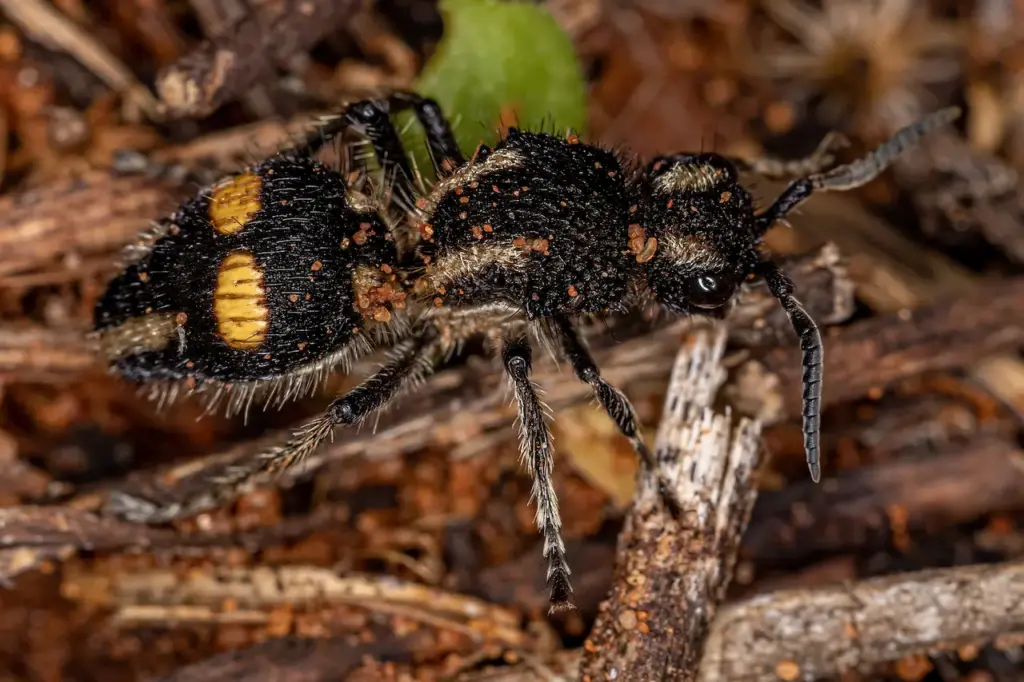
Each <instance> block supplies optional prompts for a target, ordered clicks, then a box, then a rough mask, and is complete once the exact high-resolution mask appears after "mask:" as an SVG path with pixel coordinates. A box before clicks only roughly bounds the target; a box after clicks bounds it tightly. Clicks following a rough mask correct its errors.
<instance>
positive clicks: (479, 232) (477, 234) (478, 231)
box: [470, 225, 484, 239]
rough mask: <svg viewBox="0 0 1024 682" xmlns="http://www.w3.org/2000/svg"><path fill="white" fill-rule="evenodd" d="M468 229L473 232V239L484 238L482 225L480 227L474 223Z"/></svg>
mask: <svg viewBox="0 0 1024 682" xmlns="http://www.w3.org/2000/svg"><path fill="white" fill-rule="evenodd" d="M470 231H471V232H472V233H473V238H474V239H483V238H484V229H483V228H482V227H480V226H479V225H474V226H473V227H472V228H470Z"/></svg>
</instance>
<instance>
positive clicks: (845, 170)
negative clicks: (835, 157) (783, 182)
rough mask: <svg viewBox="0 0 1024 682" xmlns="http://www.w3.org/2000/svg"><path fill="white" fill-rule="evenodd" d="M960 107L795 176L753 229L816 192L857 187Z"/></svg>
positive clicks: (782, 215) (952, 117)
mask: <svg viewBox="0 0 1024 682" xmlns="http://www.w3.org/2000/svg"><path fill="white" fill-rule="evenodd" d="M961 113H962V112H961V110H960V107H948V108H946V109H940V110H938V111H936V112H934V113H932V114H929V115H927V116H925V117H924V118H922V119H920V120H919V121H916V122H914V123H911V124H910V125H908V126H905V127H904V128H902V129H900V130H899V131H898V132H897V133H896V134H895V135H893V136H892V137H891V138H889V139H888V140H886V141H885V142H883V143H882V144H881V145H879V146H878V148H876V149H875V151H873V152H871V153H870V154H868V155H867V156H865V157H864V158H862V159H858V160H856V161H853V162H852V163H848V164H845V165H842V166H837V167H835V168H833V169H832V170H829V171H825V172H823V173H815V174H814V175H809V176H807V177H803V178H798V179H796V180H794V181H793V182H791V183H789V186H788V187H786V189H785V190H783V192H782V194H780V195H779V197H778V198H777V199H776V200H775V201H774V202H773V203H772V205H771V206H769V207H768V208H767V209H766V210H765V211H764V212H763V213H761V214H760V215H759V216H757V220H756V222H755V229H756V230H757V233H758V234H764V233H765V232H767V231H768V228H770V227H771V226H772V225H774V224H775V223H776V221H779V220H782V219H783V218H785V217H786V214H787V213H789V212H790V211H792V210H793V209H794V208H796V207H797V206H799V205H800V204H801V203H803V202H804V201H805V200H806V199H807V198H808V197H810V196H811V195H812V194H814V193H815V192H841V191H846V190H851V189H856V188H857V187H860V186H861V185H865V184H867V183H869V182H871V181H872V180H874V179H875V178H877V177H878V176H879V175H880V174H881V173H882V171H884V170H885V169H886V168H888V167H889V166H891V165H892V163H893V162H894V161H895V160H896V159H897V158H898V157H899V155H900V154H902V153H903V152H905V151H906V150H907V149H909V148H910V147H912V146H913V145H915V144H917V142H918V141H919V140H920V139H921V138H922V137H924V136H925V135H927V134H928V133H930V132H932V131H933V130H935V129H936V128H940V127H942V126H944V125H949V124H950V123H952V122H953V121H955V120H956V119H958V118H960V114H961Z"/></svg>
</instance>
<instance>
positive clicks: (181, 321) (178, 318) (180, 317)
mask: <svg viewBox="0 0 1024 682" xmlns="http://www.w3.org/2000/svg"><path fill="white" fill-rule="evenodd" d="M186 322H188V313H178V314H177V315H175V316H174V324H175V326H178V327H184V326H185V323H186Z"/></svg>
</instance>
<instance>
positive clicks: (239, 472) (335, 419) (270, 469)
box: [106, 327, 447, 523]
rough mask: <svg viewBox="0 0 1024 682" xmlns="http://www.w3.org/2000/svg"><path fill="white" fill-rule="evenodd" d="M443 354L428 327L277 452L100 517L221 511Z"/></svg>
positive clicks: (117, 503) (113, 500)
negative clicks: (166, 500)
mask: <svg viewBox="0 0 1024 682" xmlns="http://www.w3.org/2000/svg"><path fill="white" fill-rule="evenodd" d="M446 351H447V348H446V346H445V344H444V342H442V341H441V340H440V338H439V336H438V334H437V333H436V331H435V329H434V328H433V327H427V328H426V330H425V331H424V332H423V333H421V334H420V335H418V336H416V337H414V338H411V339H409V340H407V341H405V342H403V343H401V344H399V345H398V346H397V347H396V348H395V349H394V350H393V351H392V353H391V356H390V358H389V360H388V362H387V363H386V364H385V365H384V366H383V367H382V368H381V369H380V370H378V371H377V372H376V373H375V374H374V375H372V376H371V377H370V378H368V379H367V380H366V381H364V382H363V383H362V384H360V385H359V386H357V387H355V388H354V389H352V390H351V391H349V392H348V393H346V394H345V395H343V396H340V397H338V398H336V399H335V400H334V401H333V402H332V403H331V404H330V406H329V407H328V408H327V410H326V411H325V412H324V414H322V415H320V416H319V417H316V418H314V419H311V420H310V421H308V422H307V423H306V424H305V425H303V426H302V427H301V428H300V429H299V430H298V431H296V432H295V433H294V434H293V435H292V438H291V439H290V440H289V441H288V442H286V443H285V444H284V445H283V446H280V447H277V448H272V449H270V450H267V451H265V452H261V453H258V454H256V455H253V456H251V457H249V458H247V459H245V460H243V461H241V462H239V463H237V464H234V465H232V466H231V467H229V468H227V469H226V470H225V471H224V472H222V473H221V474H220V475H218V476H216V477H213V478H210V479H209V480H208V481H206V482H205V483H206V486H204V489H202V490H200V491H198V492H197V493H195V494H193V495H191V496H189V497H187V498H185V499H184V500H182V501H179V502H174V503H170V504H163V505H161V504H158V503H155V502H152V501H149V500H145V499H142V498H138V497H135V496H131V495H128V494H125V493H116V494H112V495H111V497H110V500H109V501H108V503H107V508H106V511H107V512H108V513H111V514H114V515H115V516H119V517H121V518H124V519H126V520H128V521H133V522H136V523H166V522H168V521H171V520H173V519H177V518H184V517H189V516H195V515H196V514H198V513H200V512H202V511H205V510H207V509H211V508H215V507H219V506H222V505H225V504H227V503H229V502H231V501H233V500H234V499H235V498H237V497H238V495H240V494H241V493H243V492H245V491H247V490H249V489H251V488H253V487H255V485H256V484H257V483H258V482H259V481H260V479H261V478H262V477H264V476H266V475H272V474H275V473H280V472H282V471H284V470H286V469H288V468H290V467H292V466H294V465H296V464H298V463H300V462H302V460H304V459H305V458H306V457H308V456H309V455H310V454H312V453H313V452H314V451H315V450H316V449H317V448H318V447H319V446H320V445H321V444H322V443H323V442H324V441H325V440H326V439H328V438H329V437H330V436H331V433H332V432H333V430H334V427H336V426H350V425H353V424H358V423H359V422H361V421H362V420H363V419H365V418H366V417H367V416H369V415H370V414H372V413H374V412H376V411H377V410H379V409H380V408H382V407H384V405H386V404H387V403H388V402H389V401H390V400H391V399H392V398H394V397H395V396H396V395H397V394H398V393H399V392H400V391H402V390H403V389H404V388H406V387H407V386H409V385H410V384H411V383H413V382H415V381H418V380H421V379H423V378H425V377H426V376H428V375H429V374H431V373H432V372H433V371H434V369H435V368H436V367H437V365H438V364H439V363H440V362H441V361H442V360H443V359H444V357H445V355H446Z"/></svg>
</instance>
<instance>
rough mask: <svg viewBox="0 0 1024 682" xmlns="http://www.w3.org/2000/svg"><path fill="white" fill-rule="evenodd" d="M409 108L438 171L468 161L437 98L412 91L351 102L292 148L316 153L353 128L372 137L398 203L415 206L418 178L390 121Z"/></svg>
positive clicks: (304, 152) (374, 147)
mask: <svg viewBox="0 0 1024 682" xmlns="http://www.w3.org/2000/svg"><path fill="white" fill-rule="evenodd" d="M406 109H412V110H413V112H414V113H415V114H416V118H417V119H418V120H419V122H420V125H421V126H422V127H423V130H424V133H425V135H426V140H427V147H428V148H429V150H430V155H431V158H432V159H433V162H434V165H435V169H436V170H437V172H438V173H439V174H442V175H445V174H448V173H450V172H451V171H452V170H454V169H455V168H456V167H458V166H460V165H462V164H463V163H465V161H466V159H465V157H464V156H463V155H462V152H461V151H460V149H459V145H458V143H457V142H456V140H455V135H454V134H453V133H452V130H451V126H449V124H448V121H447V119H445V117H444V113H443V112H442V111H441V107H440V106H439V105H438V104H437V102H435V101H434V100H432V99H430V98H427V97H421V96H420V95H417V94H415V93H412V92H396V93H393V94H392V95H391V96H389V97H386V98H380V99H368V100H362V101H359V102H355V103H353V104H350V105H349V106H348V107H346V109H345V111H344V112H342V114H341V115H340V116H338V117H336V118H332V119H331V120H329V121H327V122H326V123H324V124H323V125H322V126H321V127H320V128H319V129H317V130H315V131H313V132H312V133H311V134H310V135H309V136H308V137H307V138H306V140H305V141H304V142H303V143H301V144H299V145H298V146H296V147H295V148H294V149H293V150H292V151H293V152H297V153H300V154H315V153H316V152H318V151H319V150H320V149H322V148H323V146H324V145H325V144H326V143H327V142H329V141H330V140H332V139H333V138H334V137H337V136H338V135H339V134H341V133H342V132H343V131H344V130H346V129H348V128H354V129H356V130H358V131H360V132H362V133H363V134H364V135H366V137H367V138H368V139H369V141H370V145H371V146H372V147H373V151H374V154H375V155H376V156H377V160H378V162H379V163H380V165H381V168H382V169H383V171H384V176H385V178H387V181H388V182H389V183H391V186H392V191H393V192H394V193H395V194H396V197H397V199H398V201H399V204H400V205H403V206H412V205H413V204H414V202H415V197H416V191H415V187H414V184H413V183H414V182H415V178H414V176H413V172H412V167H411V166H410V165H409V159H408V157H407V155H406V151H405V147H404V146H403V145H402V140H401V138H400V137H399V135H398V130H397V129H396V128H395V125H394V123H393V122H392V120H391V116H392V114H395V113H397V112H399V111H403V110H406ZM286 153H287V152H286Z"/></svg>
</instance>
